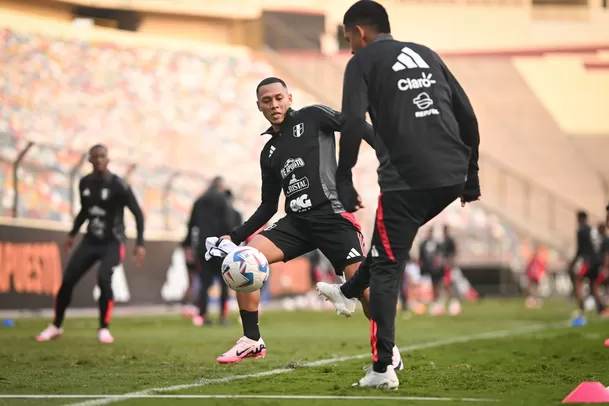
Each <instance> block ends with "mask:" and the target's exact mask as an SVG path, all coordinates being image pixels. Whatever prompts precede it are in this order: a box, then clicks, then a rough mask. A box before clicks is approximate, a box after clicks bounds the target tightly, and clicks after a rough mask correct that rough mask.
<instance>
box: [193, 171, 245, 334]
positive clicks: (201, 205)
mask: <svg viewBox="0 0 609 406" xmlns="http://www.w3.org/2000/svg"><path fill="white" fill-rule="evenodd" d="M227 190H228V189H227V188H226V185H225V183H224V179H223V178H222V177H220V176H217V177H215V178H214V179H212V181H211V183H210V185H209V188H208V189H207V190H206V191H205V192H204V193H203V195H202V196H201V197H199V198H198V199H197V200H196V201H195V203H194V204H193V207H192V211H191V215H190V219H189V220H188V231H187V234H186V238H185V239H184V241H183V242H182V246H183V247H185V249H186V250H192V249H191V248H190V247H191V246H193V242H195V244H194V250H195V252H194V253H192V254H190V255H193V256H194V257H195V258H196V259H197V261H198V264H199V267H200V273H199V276H200V281H201V287H200V291H199V314H197V315H195V316H194V317H193V318H192V323H193V324H194V325H195V326H202V325H204V324H206V325H209V324H211V321H210V320H209V319H206V316H207V305H208V303H209V288H210V287H211V286H212V285H213V282H214V277H215V276H220V277H221V273H220V272H221V271H220V269H221V267H220V266H219V264H215V263H210V262H208V261H206V260H205V252H206V249H205V239H206V238H207V237H212V236H215V235H223V234H226V233H227V232H229V231H230V230H231V229H232V228H231V227H232V226H234V224H235V222H236V220H235V213H234V209H233V207H232V203H231V202H230V201H229V199H228V198H227V194H226V193H227ZM227 301H228V286H226V284H225V283H224V282H222V286H221V298H220V323H226V314H225V311H226V310H227V308H226V305H225V304H226V302H227Z"/></svg>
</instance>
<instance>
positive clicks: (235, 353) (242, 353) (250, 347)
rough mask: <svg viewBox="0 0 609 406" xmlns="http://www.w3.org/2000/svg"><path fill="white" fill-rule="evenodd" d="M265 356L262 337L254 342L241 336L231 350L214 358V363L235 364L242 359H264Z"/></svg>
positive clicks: (264, 345)
mask: <svg viewBox="0 0 609 406" xmlns="http://www.w3.org/2000/svg"><path fill="white" fill-rule="evenodd" d="M265 356H266V344H264V340H263V339H262V337H260V339H259V340H258V341H255V340H252V339H250V338H247V337H245V336H243V337H241V338H240V339H239V341H237V344H235V345H234V346H233V348H231V349H230V350H228V351H227V352H225V353H224V354H222V355H220V356H219V357H218V358H216V361H217V362H218V363H220V364H236V363H238V362H241V360H242V359H244V358H264V357H265Z"/></svg>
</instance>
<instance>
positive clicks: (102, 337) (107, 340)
mask: <svg viewBox="0 0 609 406" xmlns="http://www.w3.org/2000/svg"><path fill="white" fill-rule="evenodd" d="M97 339H98V340H99V342H100V343H103V344H111V343H113V342H114V337H112V334H110V330H108V329H107V328H100V329H99V331H98V332H97Z"/></svg>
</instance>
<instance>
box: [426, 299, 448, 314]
mask: <svg viewBox="0 0 609 406" xmlns="http://www.w3.org/2000/svg"><path fill="white" fill-rule="evenodd" d="M444 313H446V307H445V306H444V303H441V302H438V303H434V304H433V305H432V306H431V307H430V308H429V314H430V315H432V316H442V315H444Z"/></svg>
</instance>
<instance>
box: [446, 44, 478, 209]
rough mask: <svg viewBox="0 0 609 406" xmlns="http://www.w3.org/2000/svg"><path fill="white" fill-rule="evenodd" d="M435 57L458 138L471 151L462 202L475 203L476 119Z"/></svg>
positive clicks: (476, 169)
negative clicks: (446, 89)
mask: <svg viewBox="0 0 609 406" xmlns="http://www.w3.org/2000/svg"><path fill="white" fill-rule="evenodd" d="M436 57H437V58H438V60H439V63H440V67H441V68H442V71H443V73H444V76H445V78H446V81H447V82H448V86H449V88H450V91H451V101H452V108H453V114H454V115H455V119H456V120H457V123H458V124H459V136H460V138H461V140H462V141H463V143H464V144H465V145H467V146H468V147H469V148H470V150H471V152H470V156H469V167H468V171H467V182H466V184H465V191H464V196H463V201H464V202H468V201H475V200H478V198H479V197H480V180H479V178H478V170H479V166H478V158H479V151H478V150H479V147H480V130H479V128H478V119H477V118H476V113H475V112H474V108H473V106H472V104H471V102H470V100H469V98H468V97H467V94H466V93H465V90H463V88H462V87H461V84H460V83H459V81H458V80H457V78H455V76H454V75H453V74H452V72H451V71H450V70H449V69H448V67H447V66H446V65H445V64H444V62H443V61H442V60H441V59H440V57H439V56H436Z"/></svg>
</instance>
